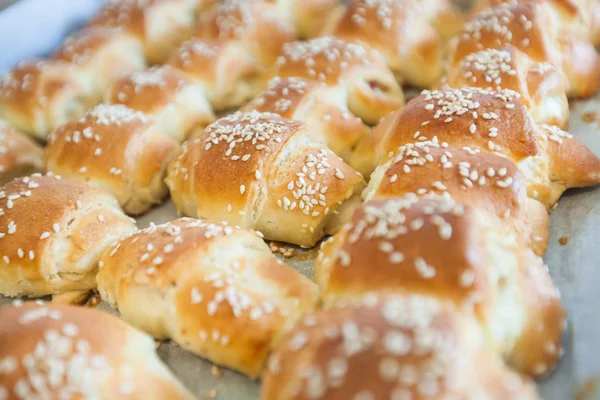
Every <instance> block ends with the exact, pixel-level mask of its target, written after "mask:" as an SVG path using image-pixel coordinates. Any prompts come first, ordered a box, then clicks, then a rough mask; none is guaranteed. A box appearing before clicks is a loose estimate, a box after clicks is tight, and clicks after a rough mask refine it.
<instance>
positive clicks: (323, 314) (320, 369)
mask: <svg viewBox="0 0 600 400" xmlns="http://www.w3.org/2000/svg"><path fill="white" fill-rule="evenodd" d="M260 398H261V400H300V399H327V400H347V399H354V400H367V399H391V400H411V399H415V400H417V399H419V400H424V399H476V398H481V399H489V400H506V399H523V400H537V399H539V398H540V397H539V396H538V395H537V393H536V389H535V385H534V384H533V382H531V381H530V380H529V379H527V378H522V377H520V376H519V375H518V374H516V373H514V372H512V371H511V370H509V369H508V368H506V367H505V366H504V365H503V363H502V360H501V359H500V358H499V357H498V356H497V355H496V354H494V353H493V352H492V351H490V350H489V349H486V348H485V343H484V340H483V338H482V337H481V333H480V332H479V331H478V330H477V328H476V327H475V326H474V324H473V323H472V321H470V320H469V318H466V317H465V316H464V315H463V314H462V313H460V312H459V311H458V310H456V309H455V308H454V307H452V306H451V305H450V304H448V303H446V302H443V301H438V300H437V299H435V298H432V297H428V296H424V295H419V294H402V293H395V294H384V293H373V294H369V295H366V296H361V297H357V298H354V299H349V301H348V302H347V303H346V304H343V305H340V306H338V307H336V308H334V309H331V310H327V311H320V312H316V313H313V314H309V315H307V316H306V317H305V318H304V319H303V320H302V322H300V323H298V324H297V325H296V327H295V328H294V329H293V330H292V331H290V332H289V333H288V334H287V335H286V336H285V338H284V339H283V341H282V342H281V344H280V345H279V347H278V348H277V350H276V351H275V352H274V353H273V355H272V356H271V358H270V359H269V369H268V372H267V373H266V375H265V378H264V381H263V387H262V391H261V397H260Z"/></svg>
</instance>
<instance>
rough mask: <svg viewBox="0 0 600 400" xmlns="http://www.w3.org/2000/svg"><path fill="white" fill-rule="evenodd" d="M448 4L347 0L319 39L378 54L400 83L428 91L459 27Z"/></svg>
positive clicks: (435, 0)
mask: <svg viewBox="0 0 600 400" xmlns="http://www.w3.org/2000/svg"><path fill="white" fill-rule="evenodd" d="M462 20H463V18H462V14H461V13H460V11H459V10H458V8H457V7H456V6H455V5H454V4H453V3H452V2H450V1H448V0H425V1H419V2H411V1H371V0H352V1H350V2H349V4H348V5H347V6H346V7H340V8H339V9H338V10H337V12H334V13H333V14H332V17H330V21H329V22H328V24H327V28H326V29H325V31H324V33H325V34H327V35H331V36H335V37H338V38H340V39H343V40H347V41H358V42H360V43H362V44H363V45H365V46H366V47H369V48H371V49H374V50H376V51H378V52H379V53H381V54H382V55H383V57H384V58H385V61H386V63H387V65H388V66H389V67H390V69H391V70H392V71H393V72H394V75H395V76H396V78H397V79H398V80H399V81H400V82H401V83H408V84H411V85H415V86H420V87H430V86H431V85H433V84H434V83H435V82H437V80H438V79H439V78H440V76H441V74H442V72H443V69H444V65H443V61H444V55H445V52H446V48H445V47H446V46H445V45H446V43H445V40H444V38H449V37H451V36H453V35H454V34H456V33H458V31H459V30H460V29H461V27H462Z"/></svg>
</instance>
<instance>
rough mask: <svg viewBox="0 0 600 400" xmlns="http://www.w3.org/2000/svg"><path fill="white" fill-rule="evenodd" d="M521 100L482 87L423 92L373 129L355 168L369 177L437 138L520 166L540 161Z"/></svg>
mask: <svg viewBox="0 0 600 400" xmlns="http://www.w3.org/2000/svg"><path fill="white" fill-rule="evenodd" d="M517 97H518V95H517V94H516V93H514V92H512V91H501V92H494V91H487V90H483V89H479V88H462V89H445V90H441V91H439V90H434V91H423V92H422V93H421V95H420V96H417V97H416V98H414V99H413V100H411V101H410V102H409V103H408V104H407V105H406V107H405V108H403V109H402V110H398V111H396V112H394V113H392V114H390V115H389V116H388V117H386V118H385V119H384V121H382V123H380V124H379V125H378V126H377V127H376V128H375V129H373V131H372V134H371V135H370V136H368V137H366V138H365V140H363V142H362V143H361V144H360V145H359V146H358V148H357V151H356V152H355V156H354V157H353V158H354V160H353V161H352V162H351V164H352V165H353V166H354V167H355V168H357V170H358V171H360V172H361V173H363V175H368V174H370V173H371V172H372V171H373V169H374V167H375V166H376V165H377V164H379V163H380V162H382V161H385V160H386V159H387V158H388V154H389V153H390V152H395V151H396V150H397V149H398V148H399V147H400V146H402V145H404V144H406V143H411V142H414V141H415V140H433V141H436V139H434V138H437V141H438V142H439V143H440V144H442V143H443V142H447V143H449V144H450V143H451V144H452V145H454V146H457V147H462V146H469V147H472V148H474V149H486V150H487V151H496V152H499V153H501V154H503V155H505V156H507V157H509V158H511V159H513V160H514V161H516V162H518V161H521V160H523V159H525V158H527V157H532V156H536V155H538V154H539V153H540V148H539V145H538V143H537V140H536V133H535V130H534V124H533V121H531V118H530V116H529V114H528V112H527V109H526V108H525V106H524V105H523V103H521V102H520V101H519V100H518V98H517ZM472 130H474V132H473V133H471V131H472ZM494 131H497V135H496V136H494Z"/></svg>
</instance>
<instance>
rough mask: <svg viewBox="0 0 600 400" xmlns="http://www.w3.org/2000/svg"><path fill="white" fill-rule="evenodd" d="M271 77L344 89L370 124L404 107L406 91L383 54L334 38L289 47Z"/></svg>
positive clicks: (355, 111) (353, 108)
mask: <svg viewBox="0 0 600 400" xmlns="http://www.w3.org/2000/svg"><path fill="white" fill-rule="evenodd" d="M271 77H282V78H288V77H298V78H303V79H308V80H315V81H321V82H325V83H326V84H327V85H328V86H331V87H336V86H341V87H342V88H343V89H344V90H345V91H346V95H347V98H348V109H349V110H350V111H351V112H352V113H353V114H355V115H356V116H358V117H360V118H361V119H362V120H363V121H365V122H366V123H368V124H376V123H377V122H378V121H379V120H380V119H381V118H382V117H384V116H385V115H387V114H388V113H389V112H390V111H392V110H395V109H397V108H399V107H401V106H402V105H404V94H403V92H402V89H401V88H400V87H399V86H398V83H397V82H396V79H395V78H394V75H393V74H392V72H391V71H390V70H389V68H388V67H387V65H386V63H385V60H384V58H383V57H382V56H381V54H379V53H378V52H377V51H375V50H370V49H367V48H366V47H365V46H363V45H361V44H358V43H354V42H346V41H343V40H341V39H338V38H334V37H330V36H323V37H319V38H316V39H312V40H309V41H305V42H293V43H287V44H285V45H284V46H283V51H282V53H281V55H280V56H279V58H278V59H277V62H276V63H275V67H274V68H273V70H272V71H271Z"/></svg>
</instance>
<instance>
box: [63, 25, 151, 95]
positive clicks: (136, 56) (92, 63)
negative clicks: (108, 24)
mask: <svg viewBox="0 0 600 400" xmlns="http://www.w3.org/2000/svg"><path fill="white" fill-rule="evenodd" d="M52 58H54V59H57V60H63V61H66V62H70V63H73V64H75V65H78V66H79V67H80V68H82V69H83V70H84V71H86V72H87V73H88V74H89V75H90V76H91V77H92V78H93V79H94V80H95V85H96V90H97V91H98V92H100V93H104V91H105V90H106V88H107V86H108V85H110V84H112V82H113V81H114V80H115V79H117V78H119V77H120V76H123V75H126V74H129V73H131V72H133V71H136V70H140V69H143V68H144V67H145V66H146V60H145V58H144V48H143V47H142V45H141V44H140V42H139V41H138V40H136V38H135V37H133V36H132V35H129V34H127V33H125V32H123V31H122V30H120V29H117V28H102V27H99V28H91V29H84V30H83V31H81V32H78V33H76V34H74V35H72V36H70V37H68V38H67V39H66V40H65V42H64V44H63V45H62V46H61V47H60V48H59V49H58V50H57V51H56V52H55V53H54V55H53V56H52Z"/></svg>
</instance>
